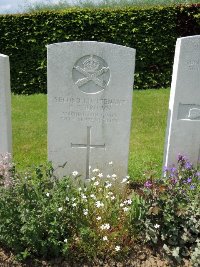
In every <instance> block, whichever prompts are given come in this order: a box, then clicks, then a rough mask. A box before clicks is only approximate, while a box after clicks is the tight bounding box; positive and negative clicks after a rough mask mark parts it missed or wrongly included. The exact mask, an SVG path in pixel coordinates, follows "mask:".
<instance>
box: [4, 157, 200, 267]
mask: <svg viewBox="0 0 200 267" xmlns="http://www.w3.org/2000/svg"><path fill="white" fill-rule="evenodd" d="M9 162H10V161H9V159H8V157H6V158H5V159H4V160H3V161H1V162H0V178H1V185H0V196H1V197H0V243H1V245H2V246H3V247H5V248H7V249H9V250H11V251H12V252H13V253H14V254H15V256H16V257H17V258H18V260H21V261H23V260H26V259H28V258H32V259H46V260H48V259H49V260H50V259H52V258H60V257H61V258H62V259H66V260H67V261H70V262H71V263H75V264H76V263H77V262H79V263H80V262H81V263H84V262H86V261H89V262H90V263H91V262H93V261H95V260H96V259H105V255H109V256H108V258H109V259H117V260H119V259H120V260H124V259H127V257H129V255H130V253H131V251H134V250H135V249H136V247H138V244H140V246H139V249H141V247H142V246H145V245H148V247H150V246H152V247H156V252H159V251H162V252H164V254H165V256H166V257H167V258H168V259H169V260H170V261H171V264H172V266H177V265H178V264H182V260H183V259H189V260H190V259H191V262H192V263H193V266H195V267H196V266H199V259H200V258H199V255H200V253H199V252H200V250H199V238H200V203H199V193H200V171H199V170H198V169H197V168H194V167H193V166H192V164H191V163H189V162H188V161H187V160H186V159H185V158H184V157H183V156H179V160H178V168H175V167H172V168H171V169H165V174H166V176H165V177H164V178H162V179H153V177H152V175H151V176H150V178H149V179H148V180H147V181H146V182H145V183H144V184H141V183H140V184H134V183H133V184H130V179H129V177H128V176H127V177H124V178H123V179H118V177H117V176H116V175H115V174H112V175H109V176H103V174H102V173H101V172H100V170H98V169H93V170H91V171H90V179H89V180H88V181H83V180H82V178H81V177H80V176H79V174H78V172H77V171H74V172H73V173H72V174H71V176H70V177H63V178H60V179H58V178H57V177H56V175H55V171H54V170H53V168H52V166H51V164H49V165H48V166H42V165H41V166H38V167H35V168H34V169H31V170H29V171H28V172H26V173H24V172H23V173H18V172H16V169H15V166H14V165H13V164H11V163H9ZM109 164H110V167H111V169H113V166H112V163H109ZM129 184H130V187H129V188H128V187H127V185H129ZM131 187H133V188H134V189H131ZM119 188H120V189H119ZM122 188H123V190H122ZM149 245H150V246H149ZM155 245H156V246H155Z"/></svg>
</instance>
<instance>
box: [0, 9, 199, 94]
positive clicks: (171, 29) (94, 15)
mask: <svg viewBox="0 0 200 267" xmlns="http://www.w3.org/2000/svg"><path fill="white" fill-rule="evenodd" d="M183 10H184V11H183ZM192 10H193V11H192V12H191V8H190V6H185V7H179V6H174V7H173V6H171V7H168V6H167V7H150V8H142V9H139V8H131V7H130V8H114V9H112V8H110V9H109V8H107V9H81V8H72V9H67V10H64V11H62V12H39V13H35V14H24V15H6V16H0V24H1V27H0V50H1V53H4V54H7V55H9V56H10V62H11V79H12V80H11V81H12V83H11V84H12V91H13V92H14V93H17V94H19V93H20V94H32V93H46V45H48V44H52V43H56V42H68V41H77V40H79V41H83V40H91V41H102V42H110V43H115V44H120V45H124V46H129V47H134V48H136V50H137V55H136V74H135V88H136V89H139V88H140V89H141V88H143V89H146V88H160V87H166V86H169V85H170V83H171V72H172V62H173V55H174V46H175V42H176V39H177V37H179V36H181V35H180V32H182V30H180V25H181V27H182V26H183V25H184V21H186V22H187V20H184V19H181V18H182V17H184V18H185V14H186V15H187V17H188V19H189V20H191V18H192V23H191V25H190V28H192V29H193V28H194V27H196V19H195V15H196V14H198V13H199V10H200V8H199V6H198V5H193V6H192ZM180 21H181V23H179V22H180ZM193 22H194V23H193ZM182 28H184V27H182ZM182 28H181V29H182ZM195 29H197V27H196V28H195ZM184 32H185V31H184ZM196 32H198V29H197V30H196Z"/></svg>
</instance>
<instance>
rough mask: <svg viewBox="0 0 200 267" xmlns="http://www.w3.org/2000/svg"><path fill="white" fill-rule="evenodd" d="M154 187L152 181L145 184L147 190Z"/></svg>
mask: <svg viewBox="0 0 200 267" xmlns="http://www.w3.org/2000/svg"><path fill="white" fill-rule="evenodd" d="M151 186H152V183H151V181H146V183H145V184H144V187H146V188H150V187H151Z"/></svg>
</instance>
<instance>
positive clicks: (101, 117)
mask: <svg viewBox="0 0 200 267" xmlns="http://www.w3.org/2000/svg"><path fill="white" fill-rule="evenodd" d="M134 62H135V50H134V49H132V48H127V47H124V46H120V45H114V44H109V43H100V42H92V41H86V42H69V43H56V44H51V45H49V46H48V71H47V72H48V158H49V160H50V161H52V162H53V165H54V167H57V166H61V165H63V164H64V163H65V162H67V164H66V165H65V166H64V167H63V168H59V169H58V173H59V175H67V174H71V173H72V172H73V171H75V170H76V171H78V172H79V173H80V174H82V175H83V177H85V178H86V179H88V178H89V172H90V166H91V168H92V169H93V168H99V169H100V170H101V171H102V172H103V173H104V174H108V172H109V171H110V168H109V167H108V162H110V161H113V164H114V166H115V169H114V170H115V173H116V174H117V175H118V176H119V177H122V176H124V175H126V174H127V165H128V152H129V135H130V124H131V108H132V89H133V74H134V65H135V63H134ZM108 168H109V169H108Z"/></svg>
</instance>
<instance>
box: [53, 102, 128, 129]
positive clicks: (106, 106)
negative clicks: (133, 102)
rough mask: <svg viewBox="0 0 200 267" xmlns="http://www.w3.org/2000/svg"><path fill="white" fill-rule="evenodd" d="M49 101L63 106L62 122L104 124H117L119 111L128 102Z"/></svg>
mask: <svg viewBox="0 0 200 267" xmlns="http://www.w3.org/2000/svg"><path fill="white" fill-rule="evenodd" d="M51 101H53V102H55V103H57V104H58V105H62V106H63V108H62V111H61V113H60V116H59V118H61V119H62V120H65V121H74V122H83V123H85V122H86V123H105V124H109V123H118V122H119V120H120V119H119V112H118V111H119V109H120V108H124V107H125V106H126V105H127V104H129V100H127V99H118V98H95V99H94V98H93V99H92V98H79V97H54V98H52V99H51ZM62 106H61V107H62Z"/></svg>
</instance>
